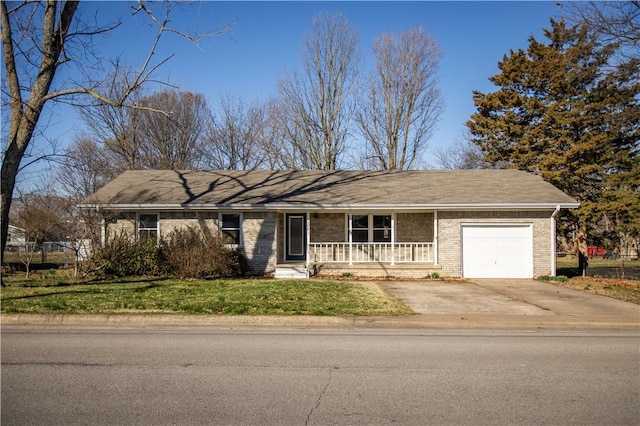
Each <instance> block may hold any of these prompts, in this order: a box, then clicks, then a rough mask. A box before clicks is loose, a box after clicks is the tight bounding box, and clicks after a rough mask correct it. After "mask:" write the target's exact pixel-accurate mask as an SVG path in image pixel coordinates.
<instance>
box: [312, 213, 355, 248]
mask: <svg viewBox="0 0 640 426" xmlns="http://www.w3.org/2000/svg"><path fill="white" fill-rule="evenodd" d="M316 216H317V217H316ZM309 226H310V228H311V242H312V243H343V242H345V241H347V240H346V238H345V237H346V231H345V226H346V219H345V214H344V213H313V214H312V215H311V220H310V223H309Z"/></svg>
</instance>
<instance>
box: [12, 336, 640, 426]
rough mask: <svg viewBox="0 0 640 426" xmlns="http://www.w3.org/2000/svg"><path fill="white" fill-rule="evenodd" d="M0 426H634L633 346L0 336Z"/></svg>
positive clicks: (638, 420) (616, 342)
mask: <svg viewBox="0 0 640 426" xmlns="http://www.w3.org/2000/svg"><path fill="white" fill-rule="evenodd" d="M1 337H2V353H1V355H2V406H1V408H2V414H1V421H2V425H3V426H9V425H24V424H49V425H55V424H59V425H63V424H64V425H73V424H92V425H106V424H110V425H114V424H115V425H127V424H131V425H133V424H135V425H145V424H148V425H164V424H178V425H191V424H221V425H222V424H224V425H239V424H242V425H328V424H376V425H387V424H397V425H427V424H455V425H464V424H468V425H479V424H492V425H509V424H563V425H570V424H590V425H598V424H602V425H605V424H607V425H611V424H616V425H626V424H628V425H637V424H640V336H639V335H638V333H631V332H609V333H604V332H579V333H578V332H573V333H572V332H544V333H542V332H526V333H518V332H513V333H504V332H490V331H484V332H472V333H471V332H463V331H459V332H456V331H450V332H449V331H417V330H414V331H412V330H378V331H376V330H371V331H366V330H358V331H345V330H338V331H335V330H326V331H323V330H312V331H307V330H301V331H291V330H289V331H286V330H282V331H276V330H251V331H249V330H238V331H229V330H226V331H225V330H216V329H208V328H204V329H203V328H197V327H194V328H186V327H185V328H167V329H158V328H144V327H141V328H127V329H115V328H76V329H74V328H70V327H22V326H9V327H7V326H3V328H2V336H1Z"/></svg>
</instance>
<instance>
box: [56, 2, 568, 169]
mask: <svg viewBox="0 0 640 426" xmlns="http://www.w3.org/2000/svg"><path fill="white" fill-rule="evenodd" d="M81 7H85V9H81V11H82V13H83V14H84V16H85V17H86V16H93V14H94V13H97V16H99V17H100V20H101V21H102V19H103V18H105V17H109V18H110V19H111V17H113V18H115V17H118V16H121V17H122V18H123V21H124V25H123V26H122V27H121V28H119V29H117V30H116V31H115V32H114V33H113V34H111V35H110V36H108V37H102V38H99V39H97V40H96V43H97V44H96V46H97V48H98V49H99V50H100V51H102V52H103V54H104V55H105V56H120V58H121V60H124V61H125V62H127V63H129V64H131V65H136V64H140V63H141V61H142V59H143V55H145V54H146V52H147V49H148V46H149V42H150V40H151V37H152V34H153V33H152V31H151V29H150V28H148V27H145V26H144V25H141V22H142V21H140V20H135V19H131V18H130V4H129V3H125V2H93V3H85V4H82V3H81ZM558 10H559V9H558V7H557V6H556V3H555V2H553V1H538V2H428V1H426V2H419V1H413V2H364V1H362V2H339V1H335V2H214V1H210V2H202V3H196V4H192V5H190V6H189V7H181V8H179V9H178V10H177V11H176V13H175V14H174V15H172V18H173V23H172V24H173V25H174V26H176V27H178V28H180V29H183V30H185V31H193V30H194V29H195V28H197V29H198V30H199V31H201V32H205V31H208V30H212V29H215V28H217V27H222V26H224V25H226V24H229V25H230V26H231V32H229V33H228V34H224V35H221V36H219V37H216V38H212V39H208V40H205V41H203V42H201V43H200V45H199V46H195V45H192V44H190V43H189V42H187V41H185V40H183V39H181V38H179V37H176V36H168V37H166V38H165V39H163V41H162V42H161V46H160V49H159V51H158V58H162V57H164V56H166V55H169V54H174V57H173V58H172V59H171V60H170V61H169V62H168V63H167V64H165V65H164V66H163V67H162V68H161V70H160V71H159V72H158V73H157V76H158V77H159V78H160V79H166V80H168V81H170V82H171V83H172V84H175V85H177V86H179V87H180V89H183V90H189V91H193V92H200V93H202V94H204V95H205V97H206V98H207V100H208V101H209V103H210V105H215V103H216V101H217V99H218V98H219V96H220V95H222V94H225V93H229V94H231V95H234V96H241V97H243V98H244V99H245V101H247V102H251V101H254V100H264V99H266V98H267V97H269V96H270V95H273V94H275V88H276V81H277V78H278V76H281V75H283V74H284V73H285V72H287V71H290V70H294V69H295V68H296V67H297V66H298V63H299V59H300V51H301V50H300V49H301V45H302V40H303V37H304V34H305V33H306V32H309V31H310V29H311V22H312V18H313V17H314V15H316V14H317V13H319V12H330V13H335V12H340V13H342V14H343V15H344V16H345V17H346V18H347V19H348V20H349V21H350V22H351V23H352V24H353V25H354V26H355V28H356V29H357V30H358V31H359V34H360V48H361V51H362V55H363V58H364V61H365V64H366V63H369V62H370V59H371V55H370V52H371V45H372V42H373V40H374V38H375V37H376V36H378V35H380V34H382V33H384V32H400V31H404V30H409V29H411V28H414V27H417V26H422V27H423V28H424V30H425V32H427V33H429V34H430V35H432V36H433V37H434V38H436V40H437V41H438V43H439V45H440V48H441V51H442V59H441V62H440V71H439V75H440V84H441V91H442V95H443V98H444V100H445V103H446V110H445V112H444V114H443V116H442V118H441V121H440V123H439V125H438V129H437V131H436V132H435V133H434V135H433V138H432V139H431V140H430V142H429V147H428V151H427V155H426V158H425V160H426V162H427V164H430V165H431V166H435V165H436V162H435V159H434V157H433V152H434V151H435V150H436V149H438V148H441V147H446V146H448V145H450V144H452V143H454V142H455V141H456V140H460V139H461V138H462V132H463V129H464V123H465V121H467V120H468V119H469V116H470V115H471V114H472V113H473V112H474V111H475V109H474V106H473V101H472V91H473V90H480V91H484V92H488V91H493V90H494V88H493V86H492V85H491V83H490V82H489V81H488V78H489V77H490V76H491V75H493V74H495V73H497V72H498V68H497V64H498V61H500V60H501V59H502V57H503V55H505V54H508V53H509V51H510V49H514V50H515V49H519V48H526V46H527V45H528V41H527V39H528V37H529V36H531V35H533V36H535V37H536V38H537V39H542V29H543V28H545V27H548V26H549V19H550V17H552V16H557V14H558ZM60 111H62V110H60ZM51 123H52V124H51V128H50V129H47V134H48V135H49V136H50V137H54V138H58V140H59V142H60V143H61V144H62V145H64V144H65V143H66V142H68V141H70V140H71V139H72V138H73V136H74V135H75V134H76V133H79V132H81V131H82V126H81V124H80V123H79V122H78V121H77V120H75V119H74V118H73V112H69V111H65V112H64V113H62V112H61V113H60V114H59V116H58V118H54V119H53V120H52V122H51Z"/></svg>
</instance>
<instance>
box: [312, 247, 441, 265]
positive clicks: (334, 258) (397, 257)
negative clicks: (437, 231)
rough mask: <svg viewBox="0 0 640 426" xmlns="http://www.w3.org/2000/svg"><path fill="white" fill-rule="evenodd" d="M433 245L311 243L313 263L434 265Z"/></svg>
mask: <svg viewBox="0 0 640 426" xmlns="http://www.w3.org/2000/svg"><path fill="white" fill-rule="evenodd" d="M433 254H434V253H433V243H395V244H391V243H351V244H349V243H309V258H310V260H311V261H312V262H334V263H365V262H379V263H411V262H413V263H419V262H421V263H433V261H434V255H433Z"/></svg>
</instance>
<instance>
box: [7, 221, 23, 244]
mask: <svg viewBox="0 0 640 426" xmlns="http://www.w3.org/2000/svg"><path fill="white" fill-rule="evenodd" d="M26 235H27V231H26V230H25V229H22V228H18V227H17V226H13V225H9V232H7V247H8V248H15V247H24V245H25V243H26V241H27V239H26Z"/></svg>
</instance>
